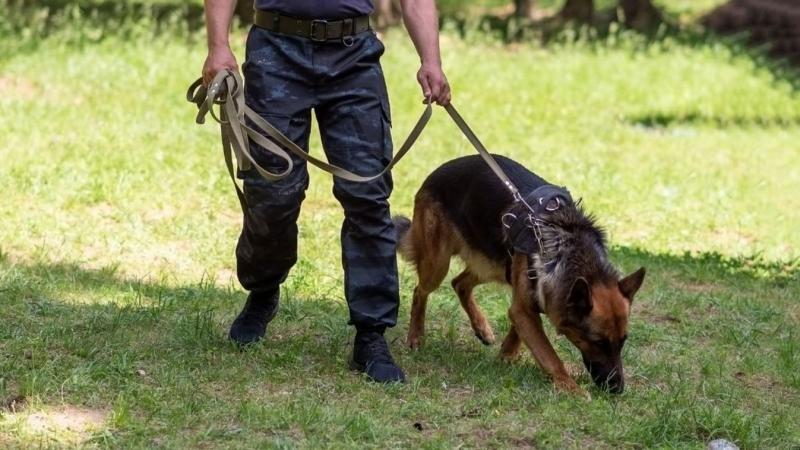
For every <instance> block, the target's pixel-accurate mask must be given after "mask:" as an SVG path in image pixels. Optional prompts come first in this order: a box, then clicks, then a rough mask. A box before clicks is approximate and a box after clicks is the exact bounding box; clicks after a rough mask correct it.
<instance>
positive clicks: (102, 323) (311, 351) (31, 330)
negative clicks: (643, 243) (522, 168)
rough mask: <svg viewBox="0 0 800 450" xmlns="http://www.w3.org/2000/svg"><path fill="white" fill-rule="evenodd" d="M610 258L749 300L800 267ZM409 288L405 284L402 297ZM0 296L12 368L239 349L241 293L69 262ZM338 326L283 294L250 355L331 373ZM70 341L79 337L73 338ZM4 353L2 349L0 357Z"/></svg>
mask: <svg viewBox="0 0 800 450" xmlns="http://www.w3.org/2000/svg"><path fill="white" fill-rule="evenodd" d="M613 260H614V261H615V262H617V263H619V264H621V265H622V266H624V267H625V269H626V270H627V271H630V270H633V269H635V268H636V267H638V266H640V265H641V266H645V267H646V268H647V269H648V282H646V287H647V285H651V286H656V287H658V286H664V285H665V283H669V282H670V280H682V281H683V282H686V283H690V284H691V283H696V284H698V283H699V284H707V285H709V286H721V287H724V288H730V289H738V290H742V291H745V292H749V293H751V294H752V296H753V297H752V298H753V301H754V302H758V301H759V299H760V298H761V297H762V296H764V295H769V294H768V293H769V292H770V291H771V290H775V289H787V288H788V289H790V290H791V291H792V292H796V293H798V294H800V261H789V262H764V261H759V260H757V259H731V258H726V257H723V256H720V255H716V254H702V255H689V254H686V255H659V254H653V253H649V252H646V251H643V250H638V249H631V248H618V249H615V250H614V251H613ZM294 276H302V274H300V275H298V274H295V275H294ZM446 284H447V283H445V285H446ZM410 288H411V286H404V289H403V292H402V295H403V297H404V299H405V297H408V295H409V290H410ZM441 289H442V291H441V292H445V295H451V294H452V293H450V292H449V290H447V289H445V288H444V287H443V288H441ZM689 289H692V288H691V287H690V288H689ZM648 293H653V292H652V291H651V292H647V291H646V292H645V294H644V295H647V294H648ZM451 296H452V295H451ZM0 299H2V300H0V308H2V311H1V312H0V318H1V319H2V321H3V322H5V323H10V324H15V326H13V327H1V328H0V340H5V341H7V342H16V343H17V344H18V346H17V350H16V351H14V352H12V354H9V355H8V356H9V360H8V361H9V362H10V364H12V365H13V364H22V365H26V363H25V361H24V359H25V357H24V354H25V351H24V349H25V347H26V346H28V345H33V346H36V345H40V344H42V343H43V342H48V341H51V340H53V339H55V341H58V342H60V345H62V346H63V345H66V344H65V343H72V344H71V345H73V346H74V348H72V351H74V352H77V354H84V353H86V352H87V350H86V348H85V347H86V344H87V341H88V342H95V343H96V344H97V345H98V346H100V347H105V346H106V345H109V343H113V345H114V346H115V350H114V351H124V350H125V349H131V350H136V351H144V352H146V353H147V352H149V351H148V350H147V348H146V347H142V345H143V343H145V342H147V343H149V345H152V346H153V348H156V349H160V350H158V351H159V352H171V353H172V354H173V355H188V356H189V359H188V360H186V361H180V360H178V361H177V363H179V364H181V365H185V366H187V367H191V366H192V364H191V363H190V361H191V360H193V357H191V355H194V354H195V353H196V352H201V353H202V352H205V351H220V352H223V353H226V354H229V355H236V354H238V353H239V349H237V348H236V347H235V346H234V345H232V344H231V343H229V342H228V340H227V337H226V333H227V327H228V325H229V323H230V321H231V320H232V319H233V317H235V315H236V314H237V312H238V310H239V308H240V307H241V304H242V303H243V300H244V293H242V292H239V291H237V290H235V289H233V288H232V287H221V286H218V285H217V284H215V283H214V282H213V281H208V280H201V281H200V282H198V283H195V284H184V285H172V284H170V283H166V282H159V281H152V280H137V279H128V278H125V277H120V276H119V275H118V274H117V271H116V270H115V269H113V268H110V269H99V270H94V269H85V268H82V267H80V266H79V265H77V264H71V263H49V262H48V263H38V264H30V265H25V264H14V263H13V262H11V261H8V260H6V261H3V260H0ZM450 303H451V304H450V305H447V308H448V309H449V311H450V312H451V316H452V317H453V318H455V317H460V316H463V314H461V312H460V310H459V306H457V304H458V302H455V301H454V302H450ZM506 305H507V303H503V304H501V305H495V306H490V305H486V307H488V308H489V310H490V312H491V311H492V308H494V311H495V314H494V315H496V316H499V317H500V318H501V319H502V318H503V317H504V313H503V309H504V308H505V307H506ZM435 307H437V306H434V308H435ZM742 307H744V308H746V307H747V306H746V305H744V306H742ZM771 307H773V308H775V307H780V305H774V304H773V305H771ZM406 309H407V305H406V304H405V303H404V305H403V306H401V317H400V325H399V326H398V327H397V328H396V329H395V330H392V333H391V335H392V336H393V337H392V338H393V339H394V340H395V341H402V338H401V336H402V335H403V334H404V333H405V329H406V326H405V322H406V317H405V316H404V315H405V314H407V311H406ZM461 319H464V317H461ZM346 320H347V308H346V305H345V304H344V302H343V301H342V300H340V299H331V298H297V297H296V296H295V295H294V294H293V293H292V291H291V288H290V289H289V290H288V291H287V292H285V295H284V299H283V300H282V303H281V310H280V312H279V314H278V318H277V319H276V321H275V322H274V323H273V324H272V325H271V326H270V336H269V338H268V339H267V344H266V345H258V346H256V348H257V349H258V350H257V352H258V353H263V355H264V356H266V355H268V354H270V353H272V352H274V351H275V350H278V351H279V352H281V354H283V355H284V356H285V357H286V358H285V359H283V360H282V359H281V357H279V356H278V357H277V360H274V361H273V362H274V363H277V364H278V366H277V367H276V369H279V370H286V371H290V372H291V371H292V370H295V369H296V367H294V365H295V364H296V357H297V355H294V356H291V357H289V356H290V355H289V354H288V353H286V351H285V350H283V349H290V351H289V353H291V352H297V354H298V355H302V354H304V353H307V356H308V357H311V358H318V360H317V361H316V362H315V363H314V364H312V365H320V367H326V368H327V370H328V371H330V373H331V374H334V373H336V372H339V371H340V370H341V367H342V360H343V358H344V357H345V356H346V355H347V353H348V352H349V345H350V339H351V330H350V329H349V328H350V327H347V326H346V325H345V323H346ZM454 320H455V321H458V319H454ZM429 321H432V322H436V321H437V317H436V316H435V315H433V316H431V317H430V318H429ZM461 322H463V323H462V324H459V326H461V325H466V324H467V322H466V319H464V320H462V321H461ZM440 325H441V324H440ZM503 326H504V327H505V325H503ZM445 334H447V333H445ZM450 334H452V330H451V333H450ZM76 336H78V337H81V339H78V340H77V341H76V340H75V337H76ZM498 336H501V334H500V333H498ZM462 338H463V339H462ZM446 340H448V341H449V342H448V343H447V345H446V347H445V349H443V350H442V352H441V354H439V351H434V352H433V353H432V354H430V353H429V356H431V357H434V356H435V357H436V358H438V357H441V359H440V360H437V361H436V362H435V364H436V365H437V367H439V369H440V370H443V371H445V372H448V373H457V372H459V371H460V370H462V369H463V366H462V364H464V362H465V361H464V360H463V359H462V358H458V357H454V355H453V354H452V351H453V350H454V348H452V346H456V347H458V346H459V345H460V344H459V343H461V342H468V343H469V344H470V345H469V347H471V343H472V339H471V336H458V335H450V336H449V337H446ZM396 344H398V345H399V344H400V342H396ZM448 347H449V348H448ZM279 349H280V350H279ZM8 350H9V348H8V347H7V348H6V352H8ZM157 353H158V352H156V354H153V355H152V356H157ZM272 354H273V356H276V355H277V354H276V353H272ZM472 356H474V355H472ZM173 357H174V356H173ZM304 357H305V356H304ZM270 359H271V358H270ZM431 362H433V360H431ZM284 364H285V365H284ZM281 366H282V368H281ZM198 368H200V367H198Z"/></svg>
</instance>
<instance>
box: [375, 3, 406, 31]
mask: <svg viewBox="0 0 800 450" xmlns="http://www.w3.org/2000/svg"><path fill="white" fill-rule="evenodd" d="M374 4H375V12H374V13H372V24H373V26H374V27H375V28H376V29H378V30H383V29H386V28H388V27H391V26H394V25H397V24H399V23H400V18H401V17H402V11H401V10H400V3H399V2H398V0H375V1H374Z"/></svg>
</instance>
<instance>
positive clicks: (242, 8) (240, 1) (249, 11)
mask: <svg viewBox="0 0 800 450" xmlns="http://www.w3.org/2000/svg"><path fill="white" fill-rule="evenodd" d="M234 14H236V17H238V18H239V21H240V22H241V24H240V25H241V26H243V27H246V26H249V25H250V24H252V23H253V0H237V2H236V10H235V11H234Z"/></svg>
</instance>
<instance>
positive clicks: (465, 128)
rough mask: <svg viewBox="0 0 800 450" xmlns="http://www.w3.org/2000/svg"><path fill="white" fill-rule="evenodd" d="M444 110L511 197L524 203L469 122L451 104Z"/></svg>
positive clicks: (517, 190)
mask: <svg viewBox="0 0 800 450" xmlns="http://www.w3.org/2000/svg"><path fill="white" fill-rule="evenodd" d="M444 109H445V111H447V114H450V118H451V119H453V122H455V124H456V126H457V127H458V129H459V130H461V133H463V134H464V137H466V138H467V140H468V141H469V142H470V144H472V146H473V147H475V150H477V151H478V154H479V155H480V156H481V158H483V160H484V162H486V164H487V165H488V166H489V168H490V169H492V172H494V174H495V175H497V178H500V181H502V182H503V184H504V185H505V186H506V188H507V189H508V190H509V191H511V195H512V196H514V200H515V201H522V202H523V203H524V202H525V200H524V199H523V198H522V196H521V195H520V194H519V189H517V187H516V186H515V185H514V183H512V182H511V180H510V179H509V178H508V175H506V173H505V172H503V169H501V168H500V165H499V164H497V161H495V159H494V158H493V157H492V155H491V154H490V153H489V150H486V147H485V146H484V145H483V143H482V142H481V140H480V139H478V136H476V135H475V133H474V132H473V131H472V129H471V128H470V127H469V125H467V122H466V121H465V120H464V118H463V117H461V114H459V113H458V111H456V108H455V107H454V106H453V105H452V104H449V105H447V106H445V107H444ZM526 205H527V203H526ZM529 209H530V206H529Z"/></svg>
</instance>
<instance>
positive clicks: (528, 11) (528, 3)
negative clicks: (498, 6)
mask: <svg viewBox="0 0 800 450" xmlns="http://www.w3.org/2000/svg"><path fill="white" fill-rule="evenodd" d="M535 3H536V0H514V15H515V16H516V17H522V18H526V19H530V18H532V17H533V8H534V6H535Z"/></svg>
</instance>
